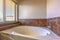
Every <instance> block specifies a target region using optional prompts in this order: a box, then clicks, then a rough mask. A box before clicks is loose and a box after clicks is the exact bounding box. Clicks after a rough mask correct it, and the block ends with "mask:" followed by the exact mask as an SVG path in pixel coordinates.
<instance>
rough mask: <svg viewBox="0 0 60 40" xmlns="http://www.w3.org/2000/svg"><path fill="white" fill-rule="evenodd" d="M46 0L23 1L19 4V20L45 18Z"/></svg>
mask: <svg viewBox="0 0 60 40" xmlns="http://www.w3.org/2000/svg"><path fill="white" fill-rule="evenodd" d="M46 3H47V2H46V0H24V1H20V2H19V18H20V19H33V18H34V19H40V18H46V17H47V15H46Z"/></svg>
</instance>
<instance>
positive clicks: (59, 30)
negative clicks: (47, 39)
mask: <svg viewBox="0 0 60 40" xmlns="http://www.w3.org/2000/svg"><path fill="white" fill-rule="evenodd" d="M47 22H48V26H51V28H50V29H51V30H52V31H53V32H54V33H56V34H57V35H58V36H60V17H55V18H50V19H48V21H47Z"/></svg>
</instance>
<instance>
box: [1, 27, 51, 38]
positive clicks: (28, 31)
mask: <svg viewBox="0 0 60 40" xmlns="http://www.w3.org/2000/svg"><path fill="white" fill-rule="evenodd" d="M2 32H4V33H8V34H13V35H16V36H20V37H27V38H34V39H37V38H36V37H37V36H47V35H49V34H50V31H49V30H48V29H47V28H43V27H33V26H19V27H15V28H12V29H10V30H5V31H2Z"/></svg>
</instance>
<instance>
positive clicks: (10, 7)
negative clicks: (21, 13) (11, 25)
mask: <svg viewBox="0 0 60 40" xmlns="http://www.w3.org/2000/svg"><path fill="white" fill-rule="evenodd" d="M16 15H17V5H16V3H15V2H13V1H12V0H0V22H6V21H16V20H17V16H16Z"/></svg>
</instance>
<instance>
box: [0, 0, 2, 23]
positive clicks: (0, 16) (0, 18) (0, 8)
mask: <svg viewBox="0 0 60 40" xmlns="http://www.w3.org/2000/svg"><path fill="white" fill-rule="evenodd" d="M0 22H3V0H0Z"/></svg>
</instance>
